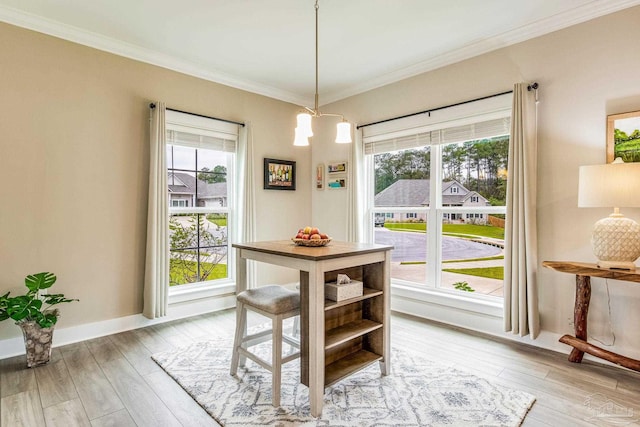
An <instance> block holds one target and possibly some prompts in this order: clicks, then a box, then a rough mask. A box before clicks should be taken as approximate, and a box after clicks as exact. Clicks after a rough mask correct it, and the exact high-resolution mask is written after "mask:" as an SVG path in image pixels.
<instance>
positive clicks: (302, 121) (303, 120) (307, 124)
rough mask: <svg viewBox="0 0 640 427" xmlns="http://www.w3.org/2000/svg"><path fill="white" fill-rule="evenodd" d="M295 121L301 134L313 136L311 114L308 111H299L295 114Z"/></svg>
mask: <svg viewBox="0 0 640 427" xmlns="http://www.w3.org/2000/svg"><path fill="white" fill-rule="evenodd" d="M297 123H298V125H297V126H298V127H297V128H296V129H299V131H300V132H301V133H302V136H306V137H307V138H308V137H311V136H313V130H312V129H311V114H309V113H300V114H298V116H297Z"/></svg>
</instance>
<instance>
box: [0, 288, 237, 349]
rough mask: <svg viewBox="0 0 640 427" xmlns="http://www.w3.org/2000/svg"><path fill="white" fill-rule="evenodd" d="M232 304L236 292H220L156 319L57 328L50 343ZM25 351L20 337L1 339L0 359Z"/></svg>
mask: <svg viewBox="0 0 640 427" xmlns="http://www.w3.org/2000/svg"><path fill="white" fill-rule="evenodd" d="M235 304H236V298H235V295H233V294H231V295H222V296H218V297H214V298H203V299H198V300H194V301H190V302H183V303H177V304H171V305H170V306H169V309H168V310H167V315H166V316H164V317H161V318H158V319H147V318H146V317H144V316H143V315H142V314H134V315H131V316H125V317H119V318H117V319H109V320H103V321H100V322H93V323H86V324H83V325H78V326H71V327H69V328H64V329H56V330H55V333H54V338H53V339H54V341H53V346H54V347H60V346H63V345H67V344H73V343H76V342H80V341H85V340H88V339H92V338H98V337H103V336H105V335H111V334H117V333H119V332H124V331H129V330H132V329H137V328H142V327H145V326H150V325H155V324H158V323H164V322H169V321H171V320H176V319H182V318H185V317H190V316H196V315H199V314H205V313H211V312H214V311H220V310H224V309H227V308H231V307H235ZM24 352H25V350H24V341H23V339H22V336H18V337H15V338H8V339H5V340H0V359H5V358H7V357H12V356H18V355H21V354H24Z"/></svg>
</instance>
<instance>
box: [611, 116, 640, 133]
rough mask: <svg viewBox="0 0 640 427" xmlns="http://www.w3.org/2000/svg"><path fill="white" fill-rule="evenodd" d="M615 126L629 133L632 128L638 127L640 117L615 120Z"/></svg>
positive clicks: (639, 125) (639, 127) (639, 126)
mask: <svg viewBox="0 0 640 427" xmlns="http://www.w3.org/2000/svg"><path fill="white" fill-rule="evenodd" d="M615 127H616V129H619V130H621V131H622V132H624V133H626V134H627V135H629V134H631V133H632V132H633V131H634V130H636V129H640V117H630V118H628V119H621V120H616V121H615Z"/></svg>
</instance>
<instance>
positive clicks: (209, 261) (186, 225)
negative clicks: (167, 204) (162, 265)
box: [169, 214, 228, 286]
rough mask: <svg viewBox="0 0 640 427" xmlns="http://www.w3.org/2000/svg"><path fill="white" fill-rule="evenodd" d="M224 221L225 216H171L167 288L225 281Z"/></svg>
mask: <svg viewBox="0 0 640 427" xmlns="http://www.w3.org/2000/svg"><path fill="white" fill-rule="evenodd" d="M227 220H228V218H227V215H226V214H174V215H171V217H170V219H169V243H170V266H169V276H170V284H171V286H174V285H181V284H186V283H195V282H202V281H207V280H217V279H223V278H226V277H228V274H227V247H228V239H227V235H228V233H227Z"/></svg>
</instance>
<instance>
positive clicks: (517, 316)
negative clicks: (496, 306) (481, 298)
mask: <svg viewBox="0 0 640 427" xmlns="http://www.w3.org/2000/svg"><path fill="white" fill-rule="evenodd" d="M527 86H528V84H527V83H517V84H516V85H515V86H514V90H513V110H512V118H511V143H510V145H509V167H508V177H507V221H506V230H505V259H504V328H505V331H506V332H511V333H513V334H517V335H520V336H526V335H530V337H531V338H532V339H535V338H536V337H537V336H538V334H539V332H540V315H539V312H538V286H537V283H536V280H537V265H538V262H537V237H536V233H537V230H536V228H537V227H536V177H537V123H536V121H537V112H536V108H537V102H536V98H537V96H536V95H537V94H536V92H535V91H533V90H532V91H529V90H528V89H527Z"/></svg>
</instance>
